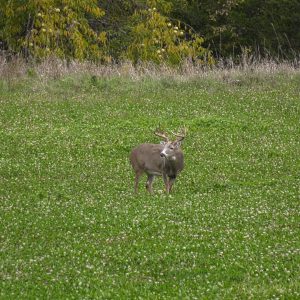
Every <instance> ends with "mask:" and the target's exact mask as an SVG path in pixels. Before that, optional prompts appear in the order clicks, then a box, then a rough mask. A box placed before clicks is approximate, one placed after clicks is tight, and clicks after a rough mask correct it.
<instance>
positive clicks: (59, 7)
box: [0, 0, 108, 60]
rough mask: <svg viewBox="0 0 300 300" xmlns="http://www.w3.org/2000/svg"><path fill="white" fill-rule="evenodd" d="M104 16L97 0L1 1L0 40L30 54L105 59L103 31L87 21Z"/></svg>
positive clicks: (39, 56)
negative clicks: (97, 29)
mask: <svg viewBox="0 0 300 300" xmlns="http://www.w3.org/2000/svg"><path fill="white" fill-rule="evenodd" d="M103 15H104V11H103V10H102V9H100V8H99V6H98V1H97V0H28V1H20V0H10V1H5V0H0V16H1V17H2V20H1V23H2V26H1V27H2V30H1V31H0V39H1V40H3V41H4V42H5V44H6V48H8V49H9V50H11V51H14V52H22V53H24V54H25V55H26V56H29V57H30V56H32V57H35V58H43V57H47V56H50V55H54V56H57V57H60V58H66V59H70V58H75V59H78V60H83V59H90V60H99V59H100V60H106V59H108V55H107V54H106V51H105V44H106V35H105V32H100V33H97V32H96V31H94V30H93V28H92V27H91V25H90V23H89V19H93V20H98V19H100V18H101V17H102V16H103Z"/></svg>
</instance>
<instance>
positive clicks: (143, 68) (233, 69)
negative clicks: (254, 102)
mask: <svg viewBox="0 0 300 300" xmlns="http://www.w3.org/2000/svg"><path fill="white" fill-rule="evenodd" d="M299 66H300V59H299V60H294V61H281V62H276V61H275V60H272V59H267V60H255V59H253V57H244V58H243V60H241V63H240V64H238V65H237V64H234V63H233V61H232V60H230V59H228V60H219V61H218V62H217V63H216V64H215V65H214V66H203V65H200V64H198V65H197V64H195V63H192V62H190V61H185V62H184V63H183V64H182V65H181V66H179V67H171V66H168V65H165V64H161V65H156V64H153V63H141V64H138V65H134V64H133V63H132V62H130V61H124V62H122V63H112V64H109V65H104V64H96V63H92V62H79V61H75V60H74V61H65V60H61V59H58V58H55V57H51V58H48V59H44V60H43V61H41V62H26V61H25V60H24V59H23V58H21V57H19V56H15V57H10V58H7V57H5V56H3V55H2V56H1V55H0V80H5V81H8V82H11V81H14V80H18V79H22V78H26V77H28V76H31V77H37V78H38V79H41V80H49V79H58V78H61V77H64V76H72V75H90V76H98V77H105V78H109V77H127V78H130V79H133V80H139V79H142V78H145V77H148V78H155V79H159V78H173V79H178V80H183V81H185V80H190V79H197V78H199V79H200V78H211V79H215V80H221V81H235V80H237V79H238V78H240V77H241V76H256V77H258V78H262V79H263V78H265V77H268V76H273V75H276V74H278V73H284V74H289V75H293V74H296V73H300V68H299Z"/></svg>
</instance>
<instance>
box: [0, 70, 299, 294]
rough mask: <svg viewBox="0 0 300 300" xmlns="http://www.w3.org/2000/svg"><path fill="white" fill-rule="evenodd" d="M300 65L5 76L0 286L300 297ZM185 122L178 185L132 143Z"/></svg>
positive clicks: (0, 109) (1, 88)
mask: <svg viewBox="0 0 300 300" xmlns="http://www.w3.org/2000/svg"><path fill="white" fill-rule="evenodd" d="M299 121H300V76H299V72H298V73H297V72H295V73H292V74H289V73H280V72H279V73H277V74H272V75H268V76H266V77H265V78H264V77H263V76H256V75H253V76H250V75H249V74H248V75H247V76H244V77H243V76H241V77H239V78H235V79H234V80H227V79H226V78H225V79H224V80H219V79H218V80H215V79H214V78H209V77H207V78H190V79H185V80H183V79H176V78H172V77H161V78H150V77H149V78H148V77H143V78H139V79H135V80H133V79H129V78H127V77H125V76H123V77H122V76H121V77H114V76H112V77H105V78H100V77H96V76H88V75H77V76H76V75H72V76H64V77H62V78H58V79H43V80H42V79H39V78H36V77H34V76H32V77H30V76H28V77H27V78H23V79H22V80H18V81H13V82H7V81H4V80H2V81H0V126H1V128H0V130H1V131H0V140H1V142H0V154H1V156H0V197H1V199H0V213H1V218H0V298H1V299H38V298H39V299H299V297H300V284H299V278H300V268H299V266H300V230H299V221H300V218H299V203H300V199H299V195H300V190H299V188H300V138H299V137H300V123H299ZM159 124H160V125H161V127H162V128H163V129H165V130H173V131H176V130H177V129H179V128H181V127H183V126H186V127H187V129H188V132H187V136H186V139H185V140H184V142H183V145H182V149H183V151H184V154H185V164H186V165H185V169H184V170H183V172H182V173H181V174H180V175H179V176H178V178H177V180H176V182H175V184H174V188H173V191H172V194H171V195H170V196H167V195H166V194H165V193H164V191H163V182H162V179H161V178H157V179H156V181H155V182H154V195H153V196H150V195H148V194H147V192H146V189H145V179H146V178H145V177H144V178H143V179H142V180H141V183H140V186H139V194H138V195H134V194H133V184H134V174H133V171H132V169H131V166H130V165H129V161H128V156H129V153H130V151H131V149H132V148H133V147H134V146H136V145H138V144H140V143H143V142H157V143H158V142H159V138H158V137H156V136H155V135H154V134H153V131H154V130H155V129H156V127H157V126H158V125H159Z"/></svg>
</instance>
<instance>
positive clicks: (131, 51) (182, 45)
mask: <svg viewBox="0 0 300 300" xmlns="http://www.w3.org/2000/svg"><path fill="white" fill-rule="evenodd" d="M133 23H134V25H133V26H132V29H131V43H130V45H129V47H128V48H127V49H126V51H125V52H124V57H125V58H127V59H130V60H132V61H134V62H138V61H153V62H156V63H161V62H165V63H167V64H171V65H178V64H180V63H181V62H183V61H184V60H186V59H189V60H191V61H193V62H197V63H200V64H201V63H203V64H213V62H214V61H213V58H212V56H211V53H210V51H209V50H207V49H206V48H204V47H203V46H202V44H203V42H204V40H203V38H202V37H201V36H199V35H198V34H196V33H194V32H193V30H192V28H190V27H188V26H187V25H185V24H183V23H181V22H180V21H177V20H170V19H169V18H168V17H166V16H164V15H162V14H161V13H160V12H158V10H157V9H156V7H152V8H149V9H144V10H140V11H138V12H136V13H135V15H134V21H133Z"/></svg>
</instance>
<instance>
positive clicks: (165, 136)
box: [154, 129, 169, 142]
mask: <svg viewBox="0 0 300 300" xmlns="http://www.w3.org/2000/svg"><path fill="white" fill-rule="evenodd" d="M154 134H155V135H157V136H159V137H161V138H163V139H164V140H165V141H166V142H168V141H169V138H168V136H167V134H166V133H165V132H163V131H162V130H160V129H156V130H155V131H154Z"/></svg>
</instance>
